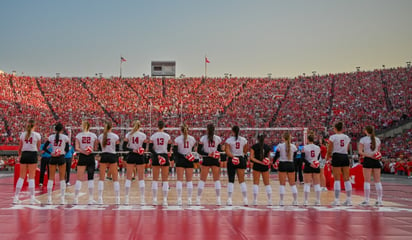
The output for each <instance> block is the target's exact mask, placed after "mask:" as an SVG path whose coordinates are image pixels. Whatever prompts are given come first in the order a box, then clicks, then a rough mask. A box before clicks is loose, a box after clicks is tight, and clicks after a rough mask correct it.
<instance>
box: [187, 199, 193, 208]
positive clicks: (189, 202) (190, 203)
mask: <svg viewBox="0 0 412 240" xmlns="http://www.w3.org/2000/svg"><path fill="white" fill-rule="evenodd" d="M187 205H189V206H191V205H192V199H191V198H188V199H187Z"/></svg>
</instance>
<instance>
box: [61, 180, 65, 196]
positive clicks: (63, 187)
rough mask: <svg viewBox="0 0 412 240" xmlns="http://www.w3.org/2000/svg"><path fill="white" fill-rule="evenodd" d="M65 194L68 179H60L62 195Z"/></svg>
mask: <svg viewBox="0 0 412 240" xmlns="http://www.w3.org/2000/svg"><path fill="white" fill-rule="evenodd" d="M65 194H66V181H65V180H62V181H60V197H62V198H64V195H65Z"/></svg>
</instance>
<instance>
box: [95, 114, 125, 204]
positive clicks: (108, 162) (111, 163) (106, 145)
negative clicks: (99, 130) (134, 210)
mask: <svg viewBox="0 0 412 240" xmlns="http://www.w3.org/2000/svg"><path fill="white" fill-rule="evenodd" d="M112 127H113V125H112V122H110V121H107V122H106V123H105V125H104V130H103V134H100V135H99V137H98V138H97V139H98V140H99V143H100V146H101V148H102V153H101V155H100V164H99V173H100V179H99V183H98V185H97V191H98V192H99V199H98V202H97V203H98V204H103V190H104V179H105V177H106V169H107V168H109V172H108V173H109V174H111V175H112V177H113V189H114V194H115V202H116V204H120V185H119V180H118V169H117V154H116V148H117V147H118V146H119V143H120V141H119V136H117V135H116V134H115V133H112Z"/></svg>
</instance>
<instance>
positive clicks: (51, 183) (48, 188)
mask: <svg viewBox="0 0 412 240" xmlns="http://www.w3.org/2000/svg"><path fill="white" fill-rule="evenodd" d="M53 184H54V181H53V180H50V179H49V181H47V195H48V196H49V197H51V194H52V191H53Z"/></svg>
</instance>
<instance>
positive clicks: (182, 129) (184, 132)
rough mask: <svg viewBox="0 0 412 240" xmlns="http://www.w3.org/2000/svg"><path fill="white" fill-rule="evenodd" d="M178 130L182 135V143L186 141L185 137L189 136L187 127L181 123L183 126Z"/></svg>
mask: <svg viewBox="0 0 412 240" xmlns="http://www.w3.org/2000/svg"><path fill="white" fill-rule="evenodd" d="M180 130H181V131H182V133H183V140H184V142H186V141H187V135H189V127H188V126H187V125H186V123H183V125H182V126H181V127H180Z"/></svg>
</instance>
